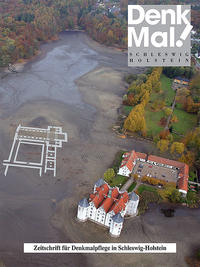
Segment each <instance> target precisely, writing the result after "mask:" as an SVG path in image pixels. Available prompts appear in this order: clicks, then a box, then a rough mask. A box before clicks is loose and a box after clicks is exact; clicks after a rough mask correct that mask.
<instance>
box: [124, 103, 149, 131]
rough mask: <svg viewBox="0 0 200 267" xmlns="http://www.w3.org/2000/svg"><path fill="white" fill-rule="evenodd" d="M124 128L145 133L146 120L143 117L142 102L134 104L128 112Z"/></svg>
mask: <svg viewBox="0 0 200 267" xmlns="http://www.w3.org/2000/svg"><path fill="white" fill-rule="evenodd" d="M124 129H126V130H128V131H131V132H141V133H142V134H143V135H145V133H146V122H145V118H144V106H143V105H142V104H139V105H136V106H135V107H134V108H133V109H132V111H131V112H130V113H129V115H128V117H127V118H126V120H125V122H124Z"/></svg>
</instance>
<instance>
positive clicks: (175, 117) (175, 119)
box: [171, 115, 178, 123]
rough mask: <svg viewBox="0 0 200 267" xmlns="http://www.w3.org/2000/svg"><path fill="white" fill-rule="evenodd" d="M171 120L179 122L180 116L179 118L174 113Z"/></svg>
mask: <svg viewBox="0 0 200 267" xmlns="http://www.w3.org/2000/svg"><path fill="white" fill-rule="evenodd" d="M171 122H172V123H176V122H178V118H177V116H176V115H173V116H172V118H171Z"/></svg>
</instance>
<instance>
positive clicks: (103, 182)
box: [94, 178, 105, 193]
mask: <svg viewBox="0 0 200 267" xmlns="http://www.w3.org/2000/svg"><path fill="white" fill-rule="evenodd" d="M103 184H105V181H104V180H103V179H102V178H100V179H99V180H98V181H97V182H96V183H95V185H94V193H95V191H96V188H97V187H100V186H102V185H103Z"/></svg>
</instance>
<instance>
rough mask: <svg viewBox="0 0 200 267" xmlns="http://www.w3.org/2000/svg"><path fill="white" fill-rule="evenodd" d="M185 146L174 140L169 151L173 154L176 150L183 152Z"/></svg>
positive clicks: (179, 152)
mask: <svg viewBox="0 0 200 267" xmlns="http://www.w3.org/2000/svg"><path fill="white" fill-rule="evenodd" d="M184 149H185V146H184V144H183V143H180V142H174V143H172V145H171V148H170V152H171V153H172V154H173V153H175V152H177V153H178V154H182V153H183V152H184Z"/></svg>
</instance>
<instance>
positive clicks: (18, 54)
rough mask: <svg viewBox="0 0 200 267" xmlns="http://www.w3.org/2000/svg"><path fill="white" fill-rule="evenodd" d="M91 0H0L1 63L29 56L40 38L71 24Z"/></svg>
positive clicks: (66, 27) (69, 26)
mask: <svg viewBox="0 0 200 267" xmlns="http://www.w3.org/2000/svg"><path fill="white" fill-rule="evenodd" d="M93 4H94V0H67V1H66V0H56V1H54V0H9V1H1V2H0V65H1V66H6V65H8V63H13V62H15V61H16V60H18V59H24V58H30V57H31V56H33V55H34V54H35V53H36V51H37V50H38V46H39V43H40V42H41V41H46V40H51V39H54V38H56V35H57V34H58V33H59V32H60V31H62V30H65V29H72V28H74V27H75V26H76V25H77V24H78V22H79V19H80V17H82V16H84V15H85V14H87V13H88V12H89V11H90V9H91V8H92V6H93Z"/></svg>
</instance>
